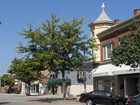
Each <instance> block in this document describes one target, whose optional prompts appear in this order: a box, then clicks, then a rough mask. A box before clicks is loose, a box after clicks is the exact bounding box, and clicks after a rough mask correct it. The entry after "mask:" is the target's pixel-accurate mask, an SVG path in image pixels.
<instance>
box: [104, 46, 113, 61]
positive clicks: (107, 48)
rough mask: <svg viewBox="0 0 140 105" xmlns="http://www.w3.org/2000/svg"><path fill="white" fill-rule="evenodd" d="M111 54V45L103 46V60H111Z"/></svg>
mask: <svg viewBox="0 0 140 105" xmlns="http://www.w3.org/2000/svg"><path fill="white" fill-rule="evenodd" d="M111 53H112V44H108V45H106V46H104V48H103V56H104V60H109V59H111Z"/></svg>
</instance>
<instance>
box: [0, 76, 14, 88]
mask: <svg viewBox="0 0 140 105" xmlns="http://www.w3.org/2000/svg"><path fill="white" fill-rule="evenodd" d="M0 79H1V86H6V85H7V86H10V87H11V86H13V85H14V81H15V80H14V77H13V76H12V75H8V74H4V75H2V76H1V77H0Z"/></svg>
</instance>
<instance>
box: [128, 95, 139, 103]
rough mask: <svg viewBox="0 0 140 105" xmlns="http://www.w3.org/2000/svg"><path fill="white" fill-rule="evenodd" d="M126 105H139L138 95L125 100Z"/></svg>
mask: <svg viewBox="0 0 140 105" xmlns="http://www.w3.org/2000/svg"><path fill="white" fill-rule="evenodd" d="M127 104H128V105H140V94H138V95H136V96H131V97H128V98H127Z"/></svg>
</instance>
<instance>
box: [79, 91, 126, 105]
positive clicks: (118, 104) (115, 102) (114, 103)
mask: <svg viewBox="0 0 140 105" xmlns="http://www.w3.org/2000/svg"><path fill="white" fill-rule="evenodd" d="M79 101H80V102H83V103H86V105H96V104H105V105H125V100H124V98H121V97H119V96H116V95H112V94H111V93H110V92H108V91H105V90H96V91H92V92H89V93H83V94H81V95H80V99H79Z"/></svg>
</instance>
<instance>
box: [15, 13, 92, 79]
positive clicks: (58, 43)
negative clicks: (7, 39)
mask: <svg viewBox="0 0 140 105" xmlns="http://www.w3.org/2000/svg"><path fill="white" fill-rule="evenodd" d="M83 21H84V19H80V20H78V19H76V18H74V19H73V20H72V21H70V22H67V21H66V20H63V21H60V19H59V18H57V16H56V15H52V16H51V19H50V20H49V19H48V20H46V22H44V23H43V24H42V25H41V26H40V27H39V28H37V29H33V27H32V26H29V28H28V29H26V30H24V31H23V32H22V33H21V35H22V36H24V37H25V38H26V39H28V44H27V45H26V46H25V45H23V44H22V43H20V45H19V46H18V50H19V52H20V53H24V54H25V55H26V56H27V57H28V58H30V59H34V61H35V64H37V65H38V67H37V69H38V70H46V69H47V70H49V71H54V72H57V71H61V73H62V77H63V79H65V70H67V71H76V70H80V69H81V65H82V64H83V62H87V61H90V60H91V59H90V51H89V48H91V47H93V44H92V41H91V40H89V39H87V38H86V37H85V35H84V34H83V30H82V29H81V28H82V24H83ZM27 57H26V58H27ZM30 66H31V65H30ZM30 66H29V67H30ZM35 67H36V66H35ZM23 68H26V69H27V67H23ZM31 69H32V68H30V69H29V71H30V70H31ZM27 70H28V69H27ZM31 71H33V69H32V70H31ZM23 72H25V70H23Z"/></svg>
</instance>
